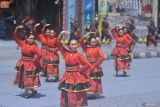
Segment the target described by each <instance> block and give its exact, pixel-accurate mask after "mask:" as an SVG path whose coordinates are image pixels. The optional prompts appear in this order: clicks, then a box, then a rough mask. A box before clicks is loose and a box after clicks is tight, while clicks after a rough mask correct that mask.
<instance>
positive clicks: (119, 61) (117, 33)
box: [111, 27, 131, 76]
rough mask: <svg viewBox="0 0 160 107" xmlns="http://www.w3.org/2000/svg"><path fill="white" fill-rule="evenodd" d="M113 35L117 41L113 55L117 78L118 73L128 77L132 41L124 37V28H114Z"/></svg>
mask: <svg viewBox="0 0 160 107" xmlns="http://www.w3.org/2000/svg"><path fill="white" fill-rule="evenodd" d="M111 34H112V36H113V37H114V39H115V40H116V46H115V47H114V49H113V50H112V53H111V56H112V57H113V58H114V59H115V70H116V76H118V71H122V72H123V75H122V76H126V74H127V71H128V64H129V52H128V50H127V48H128V47H129V46H130V44H131V41H130V40H129V39H128V38H127V36H124V34H123V30H122V28H118V27H115V28H112V29H111Z"/></svg>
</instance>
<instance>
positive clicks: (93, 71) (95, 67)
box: [80, 32, 105, 98]
mask: <svg viewBox="0 0 160 107" xmlns="http://www.w3.org/2000/svg"><path fill="white" fill-rule="evenodd" d="M85 41H88V42H87V44H86V43H85ZM80 45H81V47H82V49H83V50H84V52H85V53H86V58H87V59H88V61H89V62H90V63H91V67H90V71H89V77H90V79H91V81H90V84H91V90H90V91H89V92H87V93H88V94H90V98H95V97H96V96H97V95H98V94H102V82H101V78H102V76H103V71H102V68H101V67H100V65H101V64H102V62H103V61H104V60H105V55H104V53H103V52H102V50H101V49H100V47H99V43H98V41H97V39H96V35H95V32H89V33H87V34H86V35H84V36H83V37H82V38H81V39H80Z"/></svg>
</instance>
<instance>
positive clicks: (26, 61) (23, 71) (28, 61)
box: [13, 32, 41, 89]
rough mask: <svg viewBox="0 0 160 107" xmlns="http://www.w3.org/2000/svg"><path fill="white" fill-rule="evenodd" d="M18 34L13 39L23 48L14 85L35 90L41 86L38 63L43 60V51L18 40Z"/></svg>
mask: <svg viewBox="0 0 160 107" xmlns="http://www.w3.org/2000/svg"><path fill="white" fill-rule="evenodd" d="M16 35H17V34H16V32H14V34H13V38H14V40H15V41H16V43H17V44H18V45H19V46H20V47H21V55H22V56H21V59H20V60H18V62H17V64H16V69H17V71H18V72H17V74H16V78H15V81H14V84H18V87H19V88H22V89H23V88H33V87H39V86H40V79H39V69H38V66H37V65H39V64H38V61H39V60H40V58H41V51H40V50H39V49H38V47H37V46H36V45H35V44H33V45H29V44H27V43H26V42H24V41H21V40H20V39H18V38H17V36H16Z"/></svg>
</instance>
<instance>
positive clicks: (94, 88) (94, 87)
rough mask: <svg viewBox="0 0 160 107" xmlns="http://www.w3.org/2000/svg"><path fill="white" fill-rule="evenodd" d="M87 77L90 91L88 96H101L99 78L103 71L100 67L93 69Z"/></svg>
mask: <svg viewBox="0 0 160 107" xmlns="http://www.w3.org/2000/svg"><path fill="white" fill-rule="evenodd" d="M89 77H90V78H91V81H90V85H91V89H90V90H89V92H87V93H88V94H102V82H101V78H102V77H103V71H102V68H101V67H100V66H98V67H96V68H94V69H93V70H92V71H90V74H89Z"/></svg>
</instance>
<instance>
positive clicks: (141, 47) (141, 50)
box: [0, 40, 160, 59]
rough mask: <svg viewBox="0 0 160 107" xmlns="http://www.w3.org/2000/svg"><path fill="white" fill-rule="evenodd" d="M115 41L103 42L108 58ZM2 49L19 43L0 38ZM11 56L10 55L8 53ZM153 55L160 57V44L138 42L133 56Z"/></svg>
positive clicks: (134, 57) (11, 47)
mask: <svg viewBox="0 0 160 107" xmlns="http://www.w3.org/2000/svg"><path fill="white" fill-rule="evenodd" d="M38 45H39V46H40V43H38ZM114 45H115V44H114V43H112V47H107V46H106V45H104V44H102V46H101V48H102V51H103V52H104V53H105V55H106V57H107V59H112V57H111V52H112V49H113V48H114ZM0 49H4V50H6V51H7V50H8V49H10V50H13V51H16V49H17V44H16V43H15V41H13V40H11V41H3V40H0ZM78 50H79V51H80V52H81V51H82V49H81V48H79V49H78ZM0 54H1V55H3V54H5V55H6V54H9V53H6V52H0ZM17 54H20V53H19V52H17ZM8 56H9V55H8ZM152 57H160V44H158V46H157V49H156V50H155V49H154V47H153V46H151V47H149V48H147V49H146V45H145V44H138V43H137V44H136V46H135V48H134V50H133V53H132V58H133V59H138V58H152Z"/></svg>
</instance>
